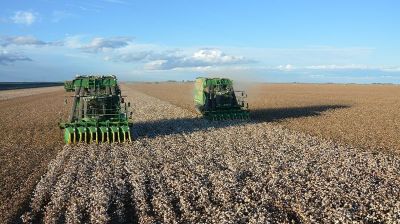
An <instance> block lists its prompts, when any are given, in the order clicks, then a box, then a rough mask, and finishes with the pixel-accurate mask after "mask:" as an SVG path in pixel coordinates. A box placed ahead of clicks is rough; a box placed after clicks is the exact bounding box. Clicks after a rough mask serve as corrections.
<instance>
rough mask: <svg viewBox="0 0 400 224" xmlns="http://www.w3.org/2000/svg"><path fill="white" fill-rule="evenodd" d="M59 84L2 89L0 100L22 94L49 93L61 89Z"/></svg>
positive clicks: (21, 95)
mask: <svg viewBox="0 0 400 224" xmlns="http://www.w3.org/2000/svg"><path fill="white" fill-rule="evenodd" d="M62 89H63V87H61V86H53V87H43V88H28V89H13V90H2V91H1V92H0V100H7V99H13V98H17V97H23V96H32V95H37V94H42V93H50V92H54V91H59V90H62Z"/></svg>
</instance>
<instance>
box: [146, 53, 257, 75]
mask: <svg viewBox="0 0 400 224" xmlns="http://www.w3.org/2000/svg"><path fill="white" fill-rule="evenodd" d="M251 62H254V61H252V60H248V59H246V58H244V57H242V56H232V55H227V54H225V53H224V52H222V51H221V50H219V49H209V48H206V49H200V50H198V51H196V52H194V53H193V54H192V55H191V56H174V55H172V56H171V55H168V57H165V58H159V59H158V60H154V61H150V62H148V63H146V65H145V68H146V69H150V70H169V69H179V68H188V67H192V68H196V67H208V66H224V65H234V64H247V63H251Z"/></svg>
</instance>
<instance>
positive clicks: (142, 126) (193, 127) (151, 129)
mask: <svg viewBox="0 0 400 224" xmlns="http://www.w3.org/2000/svg"><path fill="white" fill-rule="evenodd" d="M349 107H350V106H348V105H319V106H305V107H291V108H271V109H268V108H265V109H252V110H250V118H251V119H250V120H227V121H209V120H206V119H203V118H200V117H199V118H177V119H163V120H155V121H147V122H138V123H134V125H133V128H132V129H131V130H132V136H134V138H138V137H139V138H140V137H146V138H155V137H158V136H165V135H172V134H183V133H192V132H197V131H206V130H209V129H215V128H218V129H219V128H225V127H229V126H240V125H244V124H247V123H262V122H279V121H282V120H284V119H289V118H294V119H295V118H302V117H312V116H321V114H322V112H325V111H329V110H337V109H345V108H349Z"/></svg>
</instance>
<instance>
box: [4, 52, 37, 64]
mask: <svg viewBox="0 0 400 224" xmlns="http://www.w3.org/2000/svg"><path fill="white" fill-rule="evenodd" d="M15 61H32V59H30V58H29V57H27V56H24V55H21V54H19V53H15V52H8V51H7V50H0V65H6V64H9V63H12V62H15Z"/></svg>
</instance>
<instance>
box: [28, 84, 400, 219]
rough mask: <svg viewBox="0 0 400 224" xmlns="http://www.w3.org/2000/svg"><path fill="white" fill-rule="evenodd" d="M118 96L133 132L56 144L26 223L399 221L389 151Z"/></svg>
mask: <svg viewBox="0 0 400 224" xmlns="http://www.w3.org/2000/svg"><path fill="white" fill-rule="evenodd" d="M127 88H132V87H127ZM124 94H126V95H128V96H130V98H131V99H130V101H131V102H132V104H133V108H135V111H134V114H135V116H136V118H137V119H136V122H137V123H136V125H135V128H134V129H135V130H134V133H135V135H136V136H137V140H136V141H134V142H133V143H132V144H126V145H119V144H113V145H105V144H104V145H90V146H88V145H78V146H65V147H64V148H63V150H62V151H61V152H60V153H58V155H57V158H56V159H54V160H53V161H52V162H51V163H50V165H49V167H48V170H47V173H46V174H45V175H44V176H43V177H42V179H41V181H40V182H39V184H38V185H37V186H36V189H35V191H34V197H33V198H32V201H31V206H30V210H29V211H28V212H27V213H25V214H24V216H23V219H24V220H25V221H26V222H30V221H33V222H36V221H45V222H46V223H53V222H64V221H65V222H68V223H76V222H93V223H105V222H127V223H132V222H139V223H153V222H166V223H171V222H195V223H198V222H206V223H231V222H239V223H241V222H251V223H260V222H267V221H271V222H274V223H276V222H280V223H282V222H283V223H290V222H292V223H293V222H294V223H315V222H318V223H325V222H334V221H337V222H342V223H350V222H353V221H356V222H366V223H368V222H370V223H375V222H376V223H378V222H386V223H394V222H396V221H398V220H400V201H399V200H398V198H400V190H399V187H398V186H400V185H399V184H400V172H399V170H400V158H399V155H398V154H391V153H388V152H382V151H368V150H360V149H357V148H354V147H351V146H347V145H338V144H337V143H334V142H332V141H329V140H322V139H320V138H317V137H312V136H310V135H307V134H302V133H299V132H296V131H291V130H288V129H286V128H284V127H282V126H281V125H278V124H274V123H268V122H249V123H243V122H221V123H214V122H208V121H205V120H201V119H198V118H197V117H196V115H195V114H193V113H192V112H191V111H188V110H185V109H182V108H179V107H176V106H174V105H172V104H170V103H168V102H165V101H161V100H158V99H156V98H153V97H150V96H147V95H144V94H142V93H138V92H135V91H132V89H129V90H128V89H126V90H125V91H124Z"/></svg>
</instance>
